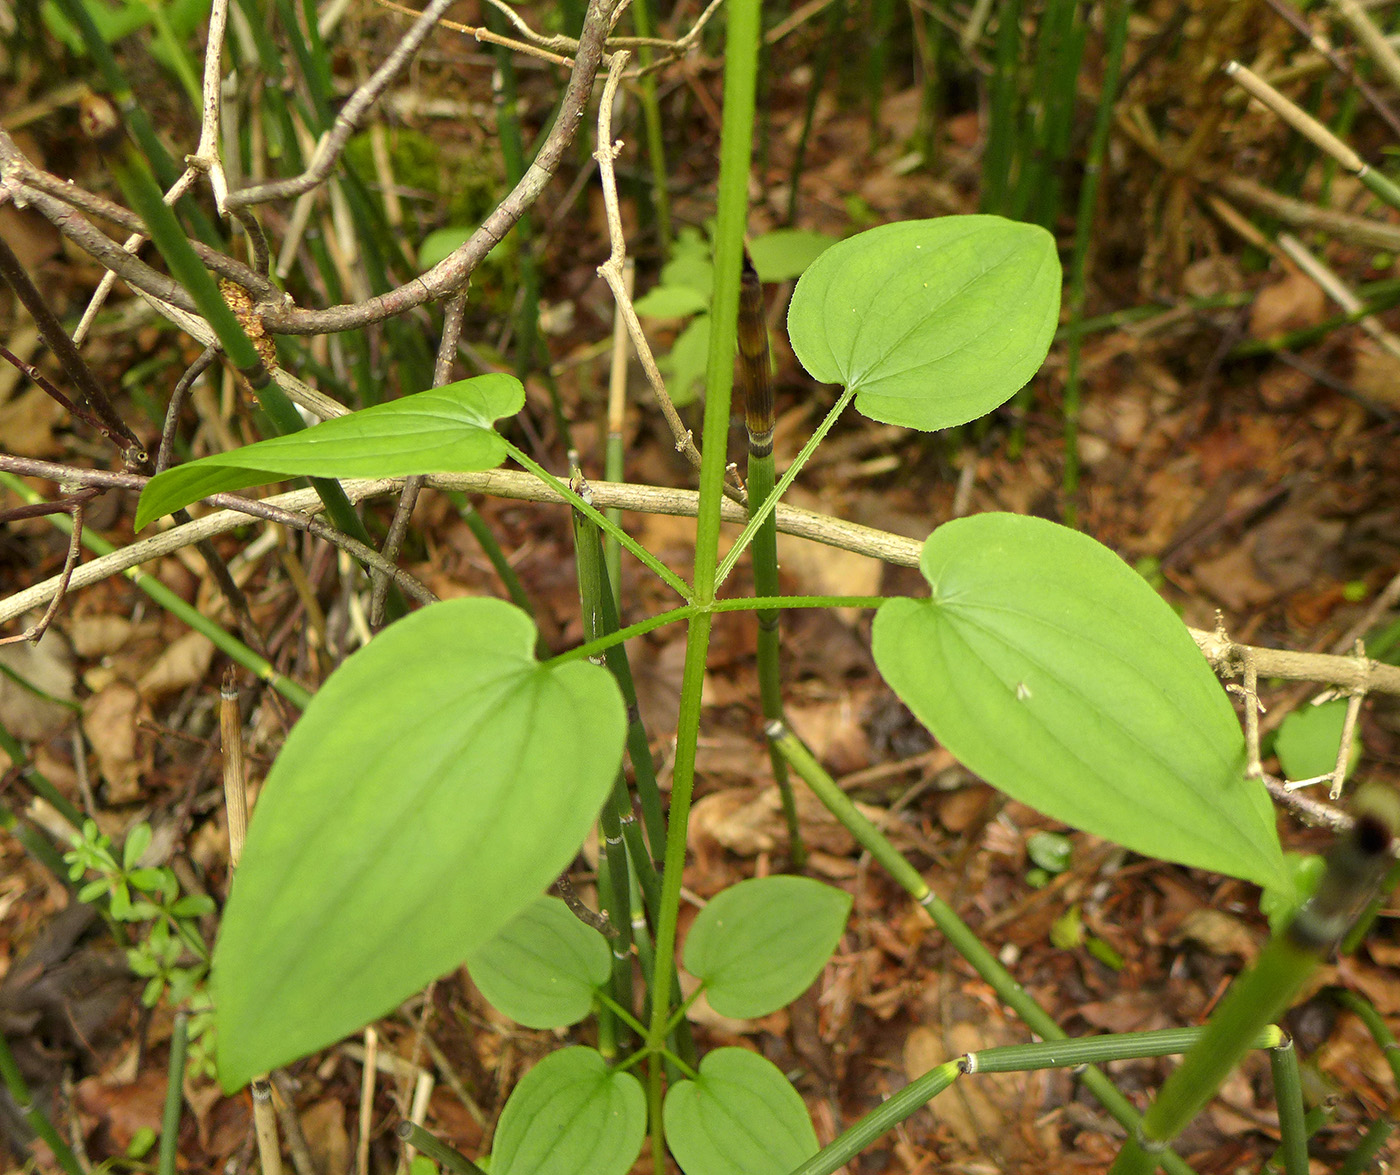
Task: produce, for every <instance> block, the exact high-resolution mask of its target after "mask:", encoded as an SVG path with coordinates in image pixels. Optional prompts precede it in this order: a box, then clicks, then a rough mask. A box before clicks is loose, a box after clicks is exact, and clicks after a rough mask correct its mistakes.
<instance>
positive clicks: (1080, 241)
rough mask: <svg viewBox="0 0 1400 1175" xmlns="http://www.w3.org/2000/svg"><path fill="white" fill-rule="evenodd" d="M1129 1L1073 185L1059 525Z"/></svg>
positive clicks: (1068, 490)
mask: <svg viewBox="0 0 1400 1175" xmlns="http://www.w3.org/2000/svg"><path fill="white" fill-rule="evenodd" d="M1132 9H1133V5H1132V0H1115V2H1114V5H1113V7H1112V9H1110V11H1109V14H1108V17H1107V20H1108V26H1107V32H1108V44H1107V46H1106V48H1105V52H1104V70H1103V89H1102V91H1101V92H1100V94H1099V108H1098V111H1097V113H1096V114H1095V115H1094V132H1093V137H1092V139H1091V140H1090V142H1089V157H1088V161H1087V162H1086V163H1085V165H1084V181H1083V184H1082V186H1081V187H1080V189H1079V209H1078V212H1077V213H1076V216H1075V226H1074V251H1073V253H1072V254H1071V256H1070V263H1069V324H1070V335H1069V346H1068V355H1067V360H1066V371H1065V406H1064V413H1065V472H1064V497H1065V503H1064V511H1065V523H1066V524H1067V525H1069V526H1073V525H1075V517H1076V510H1075V503H1074V495H1075V493H1076V492H1077V491H1078V489H1079V355H1080V351H1081V350H1082V348H1083V345H1084V334H1083V332H1082V331H1081V330H1079V329H1077V328H1078V327H1079V324H1080V323H1081V322H1082V321H1083V319H1084V292H1085V286H1086V279H1087V276H1088V269H1089V245H1090V242H1091V241H1092V239H1093V229H1094V213H1095V210H1096V209H1097V207H1098V196H1099V180H1100V179H1101V178H1102V176H1103V163H1104V159H1105V157H1106V156H1107V153H1108V136H1109V132H1110V131H1111V130H1112V129H1113V109H1114V105H1115V104H1116V102H1117V99H1118V79H1119V78H1120V77H1121V76H1122V73H1123V50H1124V47H1125V46H1126V45H1127V42H1128V17H1129V16H1130V15H1131V14H1132Z"/></svg>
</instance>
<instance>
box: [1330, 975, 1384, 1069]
mask: <svg viewBox="0 0 1400 1175" xmlns="http://www.w3.org/2000/svg"><path fill="white" fill-rule="evenodd" d="M1331 994H1332V999H1333V1000H1334V1001H1336V1003H1337V1004H1339V1005H1340V1006H1341V1007H1343V1008H1345V1009H1346V1010H1347V1011H1348V1012H1351V1013H1352V1014H1353V1015H1355V1016H1356V1018H1357V1019H1358V1020H1360V1021H1361V1023H1362V1024H1364V1025H1365V1026H1366V1030H1367V1031H1368V1032H1369V1033H1370V1034H1371V1036H1372V1037H1373V1038H1374V1039H1375V1042H1376V1044H1377V1045H1378V1046H1379V1048H1380V1050H1381V1054H1382V1055H1383V1056H1384V1057H1385V1059H1386V1063H1387V1064H1388V1065H1389V1066H1390V1071H1391V1073H1392V1074H1394V1076H1395V1084H1396V1085H1397V1086H1400V1043H1398V1042H1397V1041H1396V1039H1395V1034H1394V1033H1393V1032H1391V1031H1390V1026H1389V1025H1388V1024H1387V1023H1386V1022H1385V1017H1384V1016H1382V1015H1381V1014H1380V1012H1378V1011H1377V1010H1376V1005H1375V1004H1373V1003H1372V1002H1371V1001H1370V1000H1368V999H1366V998H1365V997H1364V996H1360V995H1357V994H1356V992H1354V991H1347V990H1346V989H1345V988H1333V990H1332V993H1331Z"/></svg>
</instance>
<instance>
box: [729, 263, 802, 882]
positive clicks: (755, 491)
mask: <svg viewBox="0 0 1400 1175" xmlns="http://www.w3.org/2000/svg"><path fill="white" fill-rule="evenodd" d="M738 346H739V370H740V372H741V374H742V377H743V378H742V384H743V390H744V422H745V426H746V428H747V430H748V438H749V478H748V506H749V517H750V518H752V517H753V516H754V515H755V514H756V513H757V512H758V511H759V510H760V509H761V508H762V507H763V506H764V505H765V504H766V503H767V501H768V499H769V497H771V496H772V493H773V472H774V470H773V464H774V462H773V428H774V424H775V419H774V407H773V368H772V359H771V358H770V356H769V353H768V319H767V316H766V315H765V314H764V308H763V286H762V284H761V283H760V282H759V280H758V273H757V272H756V271H755V270H754V267H753V265H752V264H751V262H750V261H749V258H748V257H747V255H746V256H745V257H744V272H743V275H742V278H741V280H740V289H739V324H738ZM752 561H753V590H754V595H756V596H776V595H778V594H779V592H780V590H781V589H780V588H779V586H778V527H777V520H776V519H775V518H774V517H773V515H772V514H771V513H770V514H769V515H768V517H767V518H766V519H764V521H763V523H762V524H761V525H760V526H759V528H758V530H757V531H756V532H755V533H754V540H753V555H752ZM780 615H781V613H780V612H779V611H778V610H777V609H776V608H761V609H759V610H758V688H759V696H760V699H761V703H762V707H763V717H764V718H765V719H768V720H770V721H771V720H773V719H780V718H782V716H783V684H782V668H781V662H780V652H781V633H780V631H779V628H778V624H779V616H780ZM768 758H769V762H770V764H771V765H772V769H773V779H774V781H775V782H776V783H777V785H778V795H779V797H780V799H781V801H782V805H783V819H784V820H785V821H786V823H787V833H788V853H789V856H790V857H791V859H792V867H793V868H794V869H796V870H800V869H801V868H802V867H803V865H805V864H806V863H807V849H806V847H805V846H804V845H803V843H802V829H801V827H800V825H799V823H798V819H797V802H796V801H795V800H794V799H793V794H792V784H791V782H790V781H789V780H788V771H787V760H785V759H784V758H783V757H782V755H781V754H779V753H778V751H777V749H776V748H775V747H773V746H771V745H770V746H769V748H768Z"/></svg>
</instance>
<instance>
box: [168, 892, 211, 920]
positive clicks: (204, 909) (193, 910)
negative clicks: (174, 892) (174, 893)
mask: <svg viewBox="0 0 1400 1175" xmlns="http://www.w3.org/2000/svg"><path fill="white" fill-rule="evenodd" d="M214 909H215V907H214V899H213V898H211V897H210V896H209V895H208V894H202V893H192V894H186V895H185V896H184V897H182V898H181V899H180V900H179V901H178V902H176V903H175V904H174V905H173V906H171V907H170V912H171V913H172V914H173V915H175V917H176V918H203V917H205V916H206V915H208V914H212V913H213V912H214Z"/></svg>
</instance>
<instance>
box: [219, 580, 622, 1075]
mask: <svg viewBox="0 0 1400 1175" xmlns="http://www.w3.org/2000/svg"><path fill="white" fill-rule="evenodd" d="M536 635H537V634H536V630H535V626H534V624H533V623H532V622H531V621H530V618H529V617H528V616H526V615H525V613H524V612H522V611H520V610H519V609H518V608H515V607H512V606H511V605H509V604H506V603H504V602H503V601H500V600H491V599H484V598H468V599H458V600H449V601H446V602H445V603H440V604H433V605H430V606H429V607H427V608H424V609H422V610H421V611H418V612H414V613H412V614H411V615H409V616H408V617H407V618H405V619H403V620H401V621H399V622H398V623H396V624H392V625H390V626H389V627H388V628H387V629H385V630H384V632H382V633H381V634H380V635H378V636H376V637H375V638H374V640H373V641H371V642H370V643H369V644H368V645H366V646H365V647H364V648H363V649H361V650H360V651H359V652H357V653H355V654H354V655H353V656H351V657H349V658H348V659H347V660H346V661H345V662H344V664H342V665H341V666H340V668H338V669H337V670H336V671H335V672H334V673H332V674H331V676H330V677H329V678H328V679H327V681H326V683H325V685H323V686H322V687H321V689H320V692H318V693H317V694H316V696H315V698H313V699H312V702H311V705H310V706H309V707H308V708H307V710H306V713H305V714H304V715H303V716H302V718H301V721H299V722H298V723H297V724H296V726H295V727H293V729H292V733H291V735H290V736H289V737H288V738H287V741H286V743H285V745H284V746H283V748H282V752H281V754H280V755H279V756H278V757H277V761H276V762H275V763H274V764H273V767H272V771H271V772H270V773H269V775H268V777H267V782H266V784H265V785H264V787H263V791H262V795H261V796H260V798H259V800H258V806H257V810H256V812H255V813H254V814H253V818H252V821H251V823H250V826H249V829H248V842H247V845H246V847H245V849H244V853H243V859H242V863H241V864H240V866H239V869H238V874H237V877H236V878H235V880H234V885H233V892H232V894H231V896H230V898H229V902H228V905H227V906H226V907H225V910H224V917H223V922H222V928H221V931H220V936H219V942H218V945H217V947H216V949H215V952H214V968H213V975H212V986H213V994H214V1002H215V1006H216V1008H217V1012H218V1029H219V1032H218V1040H219V1046H218V1047H219V1076H220V1079H221V1080H222V1082H223V1083H224V1087H225V1088H226V1089H228V1090H230V1091H232V1090H234V1089H236V1088H238V1087H239V1086H241V1085H242V1084H244V1083H245V1082H246V1081H247V1080H248V1079H249V1078H251V1077H252V1076H254V1075H255V1074H258V1073H262V1072H265V1071H266V1070H268V1069H271V1068H273V1067H274V1066H276V1065H280V1064H283V1063H285V1062H287V1061H290V1060H292V1059H293V1058H296V1057H300V1056H304V1055H305V1054H306V1053H309V1052H311V1051H313V1050H314V1049H317V1048H320V1047H322V1046H324V1045H327V1044H330V1043H332V1042H334V1041H336V1040H338V1039H340V1038H341V1037H342V1036H344V1035H346V1034H347V1033H350V1032H353V1031H355V1030H356V1029H358V1028H360V1027H361V1026H362V1025H364V1024H365V1023H367V1022H368V1021H370V1020H373V1019H375V1018H376V1017H378V1016H381V1015H384V1014H385V1013H387V1012H388V1011H390V1010H391V1009H392V1008H393V1007H394V1006H395V1005H396V1004H398V1003H399V1002H401V1001H402V1000H404V999H406V998H407V997H408V996H410V995H412V994H413V993H414V992H415V991H417V990H418V989H419V988H421V987H423V986H424V985H425V984H426V983H427V982H428V981H429V980H431V979H433V978H435V977H436V976H439V975H442V974H443V973H444V972H446V971H449V970H451V969H452V968H454V967H456V966H458V965H459V964H460V963H461V962H462V960H463V959H465V958H466V956H467V955H468V954H470V953H471V952H472V951H474V950H476V949H477V948H479V947H481V946H482V945H484V944H485V943H486V942H487V941H488V940H489V939H491V938H492V937H494V936H495V935H496V934H497V933H498V932H499V931H500V930H501V929H502V928H503V927H504V926H505V925H506V924H507V923H508V922H509V921H510V920H511V919H512V918H513V917H515V915H516V914H518V913H520V911H522V910H523V909H525V908H526V907H527V906H529V905H530V903H531V902H533V901H534V900H535V899H536V898H537V897H538V895H539V894H540V893H541V892H542V891H543V890H544V888H545V887H546V886H547V885H549V883H550V882H552V881H553V880H554V879H555V878H556V877H557V876H558V875H559V873H560V872H561V871H562V870H563V868H564V867H565V866H566V865H567V864H568V862H569V861H570V860H571V859H572V857H573V856H574V854H575V853H577V852H578V849H579V846H580V845H581V844H582V843H583V839H584V837H585V836H586V835H587V832H588V829H589V827H590V826H591V824H592V822H593V820H594V818H595V817H596V816H597V814H598V809H599V808H600V807H601V806H602V802H603V798H604V797H605V796H606V795H607V793H608V791H609V790H610V789H611V787H612V785H613V781H614V779H615V777H616V774H617V770H618V767H619V765H620V764H621V761H622V742H623V734H624V731H625V728H626V722H627V717H626V708H625V707H624V705H623V703H622V698H621V695H620V693H619V691H618V688H617V685H616V684H615V683H614V681H613V678H612V675H611V674H609V673H608V672H607V670H605V669H602V668H600V667H598V666H595V665H590V664H588V663H586V662H581V661H574V662H566V663H564V664H561V665H557V666H550V665H542V664H540V663H539V662H538V661H536V660H535V656H534V648H535V641H536ZM270 992H272V993H276V998H272V997H271V996H269V993H270Z"/></svg>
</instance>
